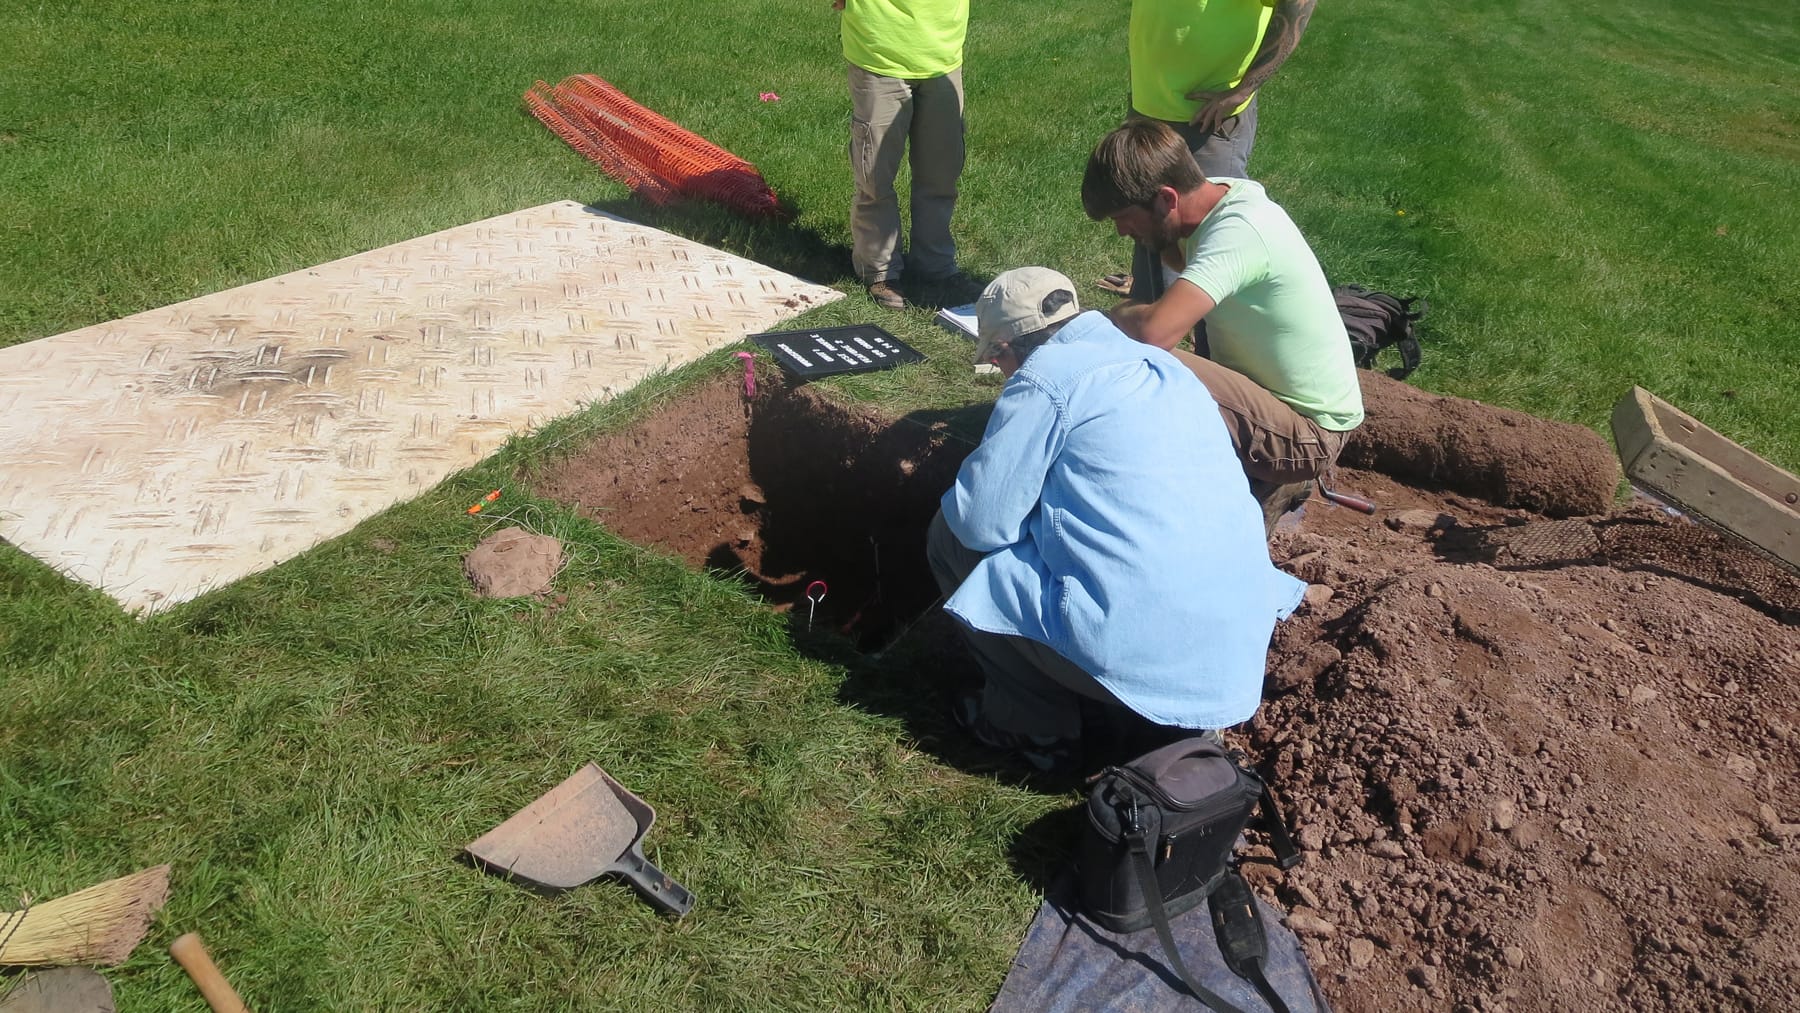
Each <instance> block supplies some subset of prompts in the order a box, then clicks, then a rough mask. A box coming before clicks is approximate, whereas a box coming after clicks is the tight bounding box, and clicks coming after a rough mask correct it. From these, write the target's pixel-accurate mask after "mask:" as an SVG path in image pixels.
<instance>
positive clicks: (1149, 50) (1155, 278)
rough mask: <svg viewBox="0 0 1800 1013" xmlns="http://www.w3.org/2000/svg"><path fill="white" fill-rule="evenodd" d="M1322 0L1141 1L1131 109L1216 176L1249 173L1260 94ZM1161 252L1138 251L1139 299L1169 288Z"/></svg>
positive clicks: (1134, 32) (1133, 40)
mask: <svg viewBox="0 0 1800 1013" xmlns="http://www.w3.org/2000/svg"><path fill="white" fill-rule="evenodd" d="M1316 4H1317V0H1133V2H1132V5H1131V29H1130V35H1129V46H1130V55H1131V112H1132V115H1133V116H1136V117H1142V118H1145V119H1152V120H1161V121H1163V122H1164V123H1167V124H1168V125H1169V126H1170V127H1172V128H1173V129H1174V130H1175V132H1176V133H1177V134H1179V135H1181V138H1182V140H1184V141H1186V142H1187V145H1188V150H1189V151H1191V152H1193V155H1194V161H1195V162H1197V163H1198V164H1199V166H1200V171H1201V173H1202V174H1204V175H1206V176H1228V177H1231V178H1233V179H1247V178H1249V176H1250V172H1249V162H1250V149H1251V147H1252V146H1253V145H1254V144H1255V143H1256V92H1257V89H1259V88H1261V87H1262V86H1263V84H1264V83H1266V82H1267V81H1268V80H1269V78H1271V77H1273V76H1275V71H1276V70H1278V69H1280V67H1281V65H1282V64H1283V63H1284V62H1286V60H1287V58H1288V57H1289V56H1290V55H1291V54H1292V53H1293V52H1294V48H1295V47H1296V46H1298V45H1299V43H1300V36H1301V35H1302V34H1303V33H1304V32H1305V31H1306V24H1307V22H1308V21H1309V20H1311V18H1312V14H1313V8H1314V6H1316ZM1162 281H1163V279H1162V273H1161V271H1159V270H1157V269H1156V256H1155V254H1154V253H1153V252H1151V251H1148V250H1146V249H1144V247H1142V246H1138V247H1137V248H1136V250H1135V252H1134V253H1133V255H1132V263H1131V292H1130V294H1131V298H1133V299H1135V300H1138V301H1140V302H1153V301H1155V300H1156V299H1157V298H1158V297H1160V296H1161V295H1162V293H1163V284H1162Z"/></svg>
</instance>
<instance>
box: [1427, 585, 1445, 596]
mask: <svg viewBox="0 0 1800 1013" xmlns="http://www.w3.org/2000/svg"><path fill="white" fill-rule="evenodd" d="M1443 596H1444V585H1442V584H1427V585H1425V597H1427V598H1442V597H1443Z"/></svg>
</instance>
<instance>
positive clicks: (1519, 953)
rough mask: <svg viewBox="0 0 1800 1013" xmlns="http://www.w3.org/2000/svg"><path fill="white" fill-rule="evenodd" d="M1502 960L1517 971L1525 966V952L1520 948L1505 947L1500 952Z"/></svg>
mask: <svg viewBox="0 0 1800 1013" xmlns="http://www.w3.org/2000/svg"><path fill="white" fill-rule="evenodd" d="M1500 959H1501V960H1504V961H1506V966H1507V967H1510V968H1512V969H1513V970H1515V971H1516V970H1518V969H1519V968H1521V967H1524V966H1525V950H1524V948H1523V947H1519V946H1507V947H1503V948H1501V950H1500Z"/></svg>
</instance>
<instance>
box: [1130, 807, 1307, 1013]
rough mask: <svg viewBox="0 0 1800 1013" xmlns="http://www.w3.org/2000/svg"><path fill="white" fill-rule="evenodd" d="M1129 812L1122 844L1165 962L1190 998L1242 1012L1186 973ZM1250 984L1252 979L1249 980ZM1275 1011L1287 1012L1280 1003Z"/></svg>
mask: <svg viewBox="0 0 1800 1013" xmlns="http://www.w3.org/2000/svg"><path fill="white" fill-rule="evenodd" d="M1135 816H1136V814H1135V813H1134V814H1133V819H1132V826H1131V827H1130V828H1129V829H1128V830H1127V831H1126V834H1125V840H1126V845H1127V847H1128V848H1129V849H1130V852H1131V866H1132V868H1133V869H1134V870H1136V872H1137V881H1138V890H1139V891H1140V892H1141V893H1143V895H1144V903H1145V904H1146V905H1148V906H1149V908H1150V921H1151V923H1152V924H1154V925H1155V926H1156V938H1157V940H1158V941H1159V942H1161V943H1162V948H1163V953H1164V954H1166V955H1167V956H1168V958H1169V963H1171V964H1174V965H1175V973H1176V974H1178V975H1180V976H1181V982H1182V984H1184V985H1186V986H1187V987H1188V991H1189V992H1192V993H1193V994H1194V998H1196V999H1199V1000H1200V1001H1201V1003H1203V1004H1205V1005H1207V1006H1210V1007H1212V1008H1213V1009H1214V1010H1217V1011H1218V1013H1244V1011H1243V1010H1242V1009H1240V1008H1239V1007H1237V1006H1234V1005H1232V1004H1231V1003H1230V1002H1229V1001H1227V1000H1226V999H1225V998H1224V997H1223V996H1221V995H1219V994H1218V993H1216V992H1214V991H1213V990H1212V989H1209V988H1207V987H1206V986H1204V985H1202V984H1200V983H1199V982H1197V981H1195V980H1194V976H1193V975H1192V974H1189V973H1188V969H1187V965H1186V964H1185V963H1183V962H1182V960H1181V951H1180V950H1178V949H1176V948H1175V936H1174V934H1173V933H1171V932H1170V931H1169V915H1168V912H1166V911H1164V910H1163V902H1162V886H1161V884H1159V883H1157V881H1156V870H1155V868H1153V867H1152V866H1151V864H1150V841H1149V839H1148V837H1147V835H1146V834H1145V833H1144V827H1143V825H1142V824H1141V823H1139V822H1138V820H1137V819H1136V818H1135ZM1252 984H1254V982H1252ZM1276 1013H1287V1009H1286V1008H1285V1007H1283V1008H1282V1009H1279V1010H1277V1011H1276Z"/></svg>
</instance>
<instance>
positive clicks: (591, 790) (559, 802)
mask: <svg viewBox="0 0 1800 1013" xmlns="http://www.w3.org/2000/svg"><path fill="white" fill-rule="evenodd" d="M655 822H656V810H655V809H652V808H650V806H649V805H648V804H647V803H645V802H644V800H643V799H641V798H638V797H637V796H636V795H633V794H632V793H631V792H629V791H627V790H626V788H625V786H624V785H622V784H620V783H619V782H617V781H615V780H613V779H612V778H611V777H610V776H608V775H607V773H606V771H604V770H601V769H600V768H599V767H598V766H596V765H595V764H592V763H590V764H588V765H587V766H585V767H582V768H581V769H580V770H577V771H576V772H575V773H574V774H573V775H571V776H570V777H569V779H568V780H566V781H564V782H563V783H561V784H559V785H557V786H556V787H554V788H552V789H550V790H549V791H548V792H545V793H544V794H543V795H542V796H540V797H539V798H538V799H537V800H536V801H535V802H532V803H531V804H530V805H528V806H526V807H525V808H523V809H521V810H519V811H518V812H517V813H514V814H513V815H512V817H510V818H509V819H507V821H506V822H504V823H502V824H500V825H499V826H497V827H495V828H494V829H492V830H490V831H488V832H487V833H485V834H483V835H482V836H481V837H480V838H479V839H477V840H476V841H475V843H473V844H471V845H469V846H468V847H467V848H465V849H464V850H465V851H466V852H467V853H468V855H469V857H470V858H473V859H474V860H475V861H476V862H479V863H480V864H481V865H483V866H485V867H486V868H487V869H489V870H490V871H493V872H499V873H503V874H505V875H508V876H511V877H513V878H514V879H518V880H522V881H523V882H525V883H526V884H528V885H530V886H534V887H537V888H540V889H543V890H550V891H561V890H570V889H573V888H575V887H578V886H581V885H582V884H584V883H590V882H592V881H594V880H595V879H598V878H599V877H601V876H605V875H608V874H611V875H616V876H618V877H620V878H621V879H623V880H625V882H627V883H630V884H631V885H632V886H633V887H634V888H636V889H637V892H638V893H639V894H641V895H642V896H643V898H644V899H645V900H647V901H649V902H650V904H651V906H653V907H655V908H656V909H657V910H659V911H661V912H662V913H663V914H666V915H672V916H674V917H676V918H680V917H681V916H682V915H684V914H687V912H688V909H689V908H691V907H693V906H694V895H693V894H691V893H688V892H687V889H686V888H685V887H683V886H682V885H681V884H680V883H677V882H675V881H674V880H673V879H671V878H669V876H668V875H667V874H665V873H664V872H663V871H662V870H661V869H658V868H657V867H656V866H655V865H652V864H651V863H650V860H649V859H647V858H645V857H644V834H645V833H647V832H648V831H649V830H650V827H651V825H653V824H654V823H655Z"/></svg>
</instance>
